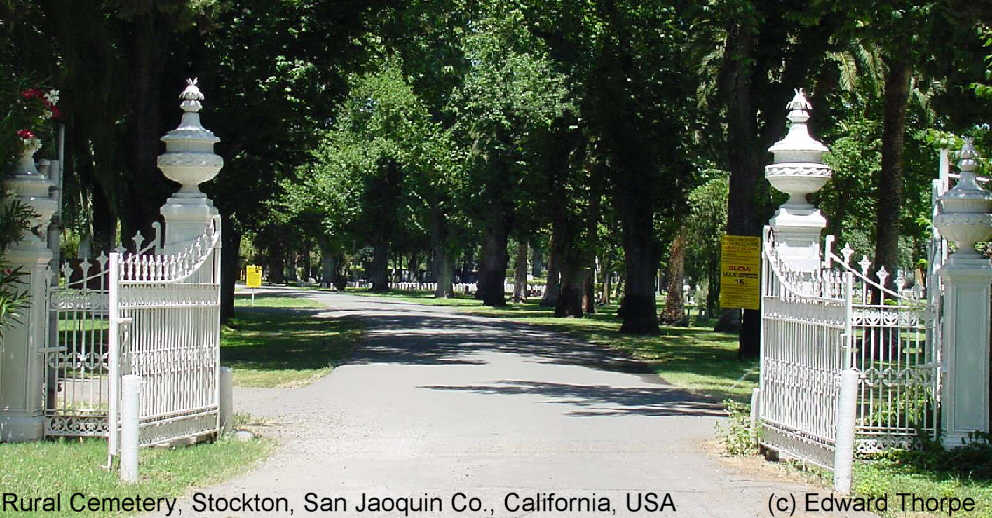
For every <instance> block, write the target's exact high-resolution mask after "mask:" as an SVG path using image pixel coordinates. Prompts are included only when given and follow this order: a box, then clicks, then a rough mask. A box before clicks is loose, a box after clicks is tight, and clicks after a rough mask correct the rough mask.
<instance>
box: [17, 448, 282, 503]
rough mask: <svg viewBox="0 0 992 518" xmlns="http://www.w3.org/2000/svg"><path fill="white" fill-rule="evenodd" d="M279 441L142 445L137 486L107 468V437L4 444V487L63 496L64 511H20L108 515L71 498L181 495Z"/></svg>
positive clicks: (230, 472) (227, 472)
mask: <svg viewBox="0 0 992 518" xmlns="http://www.w3.org/2000/svg"><path fill="white" fill-rule="evenodd" d="M273 444H274V443H273V442H272V441H270V440H267V439H254V440H251V441H248V442H238V441H235V440H231V439H228V438H222V439H221V440H219V441H217V442H215V443H208V444H199V445H196V446H190V447H186V448H177V449H174V450H173V449H164V448H142V449H141V450H140V453H139V455H140V459H139V462H140V464H139V465H140V468H139V473H140V477H141V479H140V481H139V483H137V484H134V485H127V484H122V483H120V481H119V479H118V475H117V473H116V472H111V471H106V470H104V469H103V468H102V467H101V466H102V465H103V464H104V463H105V461H106V455H107V442H106V441H105V440H102V439H91V440H83V441H79V440H61V441H40V442H33V443H24V444H0V458H2V459H3V469H0V488H3V491H6V492H11V493H14V494H16V495H20V496H24V497H46V496H53V497H54V496H57V495H58V494H61V495H62V512H51V513H50V512H38V513H33V512H32V513H17V516H24V517H35V516H45V517H60V516H97V515H99V516H108V514H107V513H88V512H84V513H75V512H73V511H72V510H71V509H69V508H68V507H69V498H70V497H71V496H72V494H73V493H77V492H78V493H83V494H85V495H86V496H87V497H97V498H110V497H134V496H135V494H140V495H142V496H143V497H144V496H149V497H153V498H154V497H178V496H181V495H182V494H183V493H185V492H186V490H188V489H189V488H191V487H194V486H204V485H209V484H212V483H215V482H219V481H221V480H223V479H225V478H227V477H230V476H232V475H234V474H237V473H240V472H242V471H245V470H246V469H248V467H249V466H251V465H252V464H254V463H255V462H256V461H258V460H259V459H261V458H263V457H264V456H265V455H266V454H268V452H269V451H270V450H271V449H272V446H273ZM12 514H13V513H12ZM125 514H127V513H125Z"/></svg>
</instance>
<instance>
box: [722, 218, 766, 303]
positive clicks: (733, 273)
mask: <svg viewBox="0 0 992 518" xmlns="http://www.w3.org/2000/svg"><path fill="white" fill-rule="evenodd" d="M760 303H761V238H759V237H757V236H730V235H724V236H723V238H722V239H721V241H720V307H722V308H742V309H758V306H759V304H760Z"/></svg>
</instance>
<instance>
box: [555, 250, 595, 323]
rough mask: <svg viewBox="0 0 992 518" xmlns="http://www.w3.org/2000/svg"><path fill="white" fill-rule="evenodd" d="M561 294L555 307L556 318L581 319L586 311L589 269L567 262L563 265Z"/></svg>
mask: <svg viewBox="0 0 992 518" xmlns="http://www.w3.org/2000/svg"><path fill="white" fill-rule="evenodd" d="M562 266H563V268H562V276H561V286H560V290H561V294H560V295H559V296H558V304H557V305H555V316H556V317H581V316H582V315H583V314H584V313H583V309H584V307H585V306H584V304H583V298H584V297H585V295H586V278H587V277H588V276H589V268H585V267H584V266H582V265H581V264H578V263H573V264H568V262H566V263H565V264H563V265H562Z"/></svg>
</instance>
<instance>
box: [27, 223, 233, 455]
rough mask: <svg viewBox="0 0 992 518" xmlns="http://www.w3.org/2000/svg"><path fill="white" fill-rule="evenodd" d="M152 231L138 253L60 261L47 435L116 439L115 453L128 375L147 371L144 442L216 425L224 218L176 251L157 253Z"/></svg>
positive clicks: (112, 450) (143, 375)
mask: <svg viewBox="0 0 992 518" xmlns="http://www.w3.org/2000/svg"><path fill="white" fill-rule="evenodd" d="M155 231H156V232H155V234H156V235H155V238H154V239H153V240H152V241H151V243H149V244H147V245H146V246H145V247H144V248H140V249H137V250H136V252H126V251H123V250H121V249H118V251H116V252H114V253H112V254H110V257H109V258H108V257H105V256H101V257H100V258H98V259H97V263H96V264H90V263H88V262H87V261H83V262H82V263H80V264H77V265H73V264H68V263H67V264H66V265H65V266H63V268H62V273H63V275H64V277H65V278H64V281H63V282H62V283H61V287H59V288H55V289H52V290H51V295H50V308H51V311H52V320H53V322H55V326H54V327H55V329H54V330H53V332H52V333H51V336H52V337H53V338H55V340H54V342H53V344H52V346H50V347H48V348H47V349H46V351H47V355H48V358H47V362H46V365H47V368H48V376H47V379H48V384H49V385H48V398H47V405H46V419H45V430H46V434H47V435H53V436H104V437H109V439H110V454H111V455H116V454H117V453H118V444H119V442H118V435H119V430H120V422H119V408H120V398H121V382H122V378H123V376H125V375H128V374H136V375H139V376H141V378H142V390H141V400H140V413H141V415H140V419H139V427H140V439H139V440H140V442H141V444H144V445H150V444H156V443H162V442H168V441H171V440H174V439H178V438H184V437H195V436H199V435H204V434H210V433H216V432H217V430H218V407H219V404H218V403H219V385H218V379H219V368H220V359H219V355H220V219H219V218H214V219H213V220H212V221H211V223H210V225H208V227H207V228H206V229H205V230H204V233H203V234H202V235H201V236H199V237H198V238H196V239H194V240H193V241H191V242H189V243H186V244H185V245H184V246H180V247H173V249H174V250H175V251H174V252H173V253H164V254H163V253H156V244H157V243H159V242H160V232H159V227H158V226H156V228H155ZM134 241H135V245H136V247H137V245H138V244H140V243H141V241H142V238H141V236H140V234H139V235H138V236H136V238H135V240H134ZM94 266H98V268H96V271H95V272H91V270H92V269H93V267H94ZM111 431H113V433H111Z"/></svg>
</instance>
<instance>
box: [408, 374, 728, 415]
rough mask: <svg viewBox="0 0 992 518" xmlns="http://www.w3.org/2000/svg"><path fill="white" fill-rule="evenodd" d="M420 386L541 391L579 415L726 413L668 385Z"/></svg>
mask: <svg viewBox="0 0 992 518" xmlns="http://www.w3.org/2000/svg"><path fill="white" fill-rule="evenodd" d="M419 388H424V389H431V390H449V391H468V392H475V393H479V394H490V395H539V396H543V397H546V398H548V401H547V402H549V403H557V404H563V405H574V406H579V407H583V408H586V410H577V411H572V412H568V413H567V415H571V416H576V417H602V416H616V415H643V416H723V415H726V414H725V412H724V411H723V406H722V405H721V404H719V403H716V402H713V401H705V400H702V399H701V398H699V397H698V396H696V395H695V394H692V393H690V392H687V391H685V390H681V389H677V388H674V387H668V386H659V387H614V386H610V385H575V384H569V383H551V382H536V381H520V380H504V381H499V382H496V383H493V384H490V385H427V386H421V387H419Z"/></svg>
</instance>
